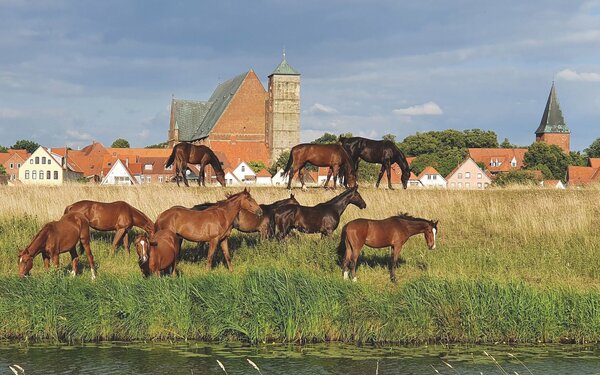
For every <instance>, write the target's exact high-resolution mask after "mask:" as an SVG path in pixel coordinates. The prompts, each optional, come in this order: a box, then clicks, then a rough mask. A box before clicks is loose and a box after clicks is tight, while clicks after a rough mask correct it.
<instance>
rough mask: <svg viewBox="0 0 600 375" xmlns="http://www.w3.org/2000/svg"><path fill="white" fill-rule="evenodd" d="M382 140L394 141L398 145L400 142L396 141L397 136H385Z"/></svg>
mask: <svg viewBox="0 0 600 375" xmlns="http://www.w3.org/2000/svg"><path fill="white" fill-rule="evenodd" d="M381 139H383V140H384V141H392V142H394V143H397V142H398V141H397V140H396V135H395V134H390V133H388V134H384V135H383V137H381Z"/></svg>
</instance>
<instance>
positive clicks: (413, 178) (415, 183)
mask: <svg viewBox="0 0 600 375" xmlns="http://www.w3.org/2000/svg"><path fill="white" fill-rule="evenodd" d="M408 187H411V188H421V187H423V184H422V183H421V180H419V177H417V175H416V174H414V173H413V172H410V178H409V179H408Z"/></svg>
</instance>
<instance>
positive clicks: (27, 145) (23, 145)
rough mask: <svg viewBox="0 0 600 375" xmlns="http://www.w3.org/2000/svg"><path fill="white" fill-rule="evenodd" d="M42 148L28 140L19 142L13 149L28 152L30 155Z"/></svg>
mask: <svg viewBox="0 0 600 375" xmlns="http://www.w3.org/2000/svg"><path fill="white" fill-rule="evenodd" d="M38 147H40V145H39V144H37V143H35V142H33V141H29V140H27V139H21V140H18V141H17V142H16V143H15V144H14V145H13V146H12V147H11V148H12V149H15V150H27V152H29V153H30V154H33V152H34V151H35V150H37V149H38Z"/></svg>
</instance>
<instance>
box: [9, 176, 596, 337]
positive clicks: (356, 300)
mask: <svg viewBox="0 0 600 375" xmlns="http://www.w3.org/2000/svg"><path fill="white" fill-rule="evenodd" d="M236 190H237V189H232V190H229V191H236ZM361 192H362V194H363V197H364V199H365V201H366V202H367V205H368V207H367V209H366V210H362V211H361V210H359V209H358V208H356V207H350V208H349V209H348V210H347V212H346V213H345V214H344V216H343V219H342V224H343V223H345V222H347V221H349V220H352V219H354V218H358V217H368V218H382V217H387V216H389V215H392V214H395V213H398V212H409V213H410V214H413V215H415V216H421V217H426V218H435V219H439V220H440V236H439V238H438V241H439V242H438V248H437V249H436V250H435V251H429V250H427V249H426V246H425V243H424V239H423V237H422V236H418V237H413V238H412V239H411V240H410V241H409V242H408V243H407V244H406V245H405V247H404V249H403V252H402V260H401V262H400V264H399V269H398V272H397V275H398V279H399V281H400V282H399V284H398V285H393V284H391V283H390V282H389V274H388V270H387V265H388V259H389V256H388V255H389V251H388V250H387V249H379V250H375V249H366V251H365V252H364V253H363V254H364V255H363V257H362V261H363V263H362V266H361V267H360V268H359V270H358V277H359V284H358V285H356V284H351V283H344V282H343V281H342V280H341V271H340V270H339V266H338V264H337V258H336V247H337V243H338V240H339V229H338V231H336V233H335V234H334V236H333V238H331V239H326V240H321V239H320V238H319V237H318V236H316V235H302V236H299V237H298V238H295V239H291V240H289V241H287V242H285V243H278V242H275V241H266V242H262V243H260V242H258V240H257V237H256V236H255V235H242V234H238V233H236V234H235V235H234V236H233V238H232V239H231V246H230V247H231V248H233V249H235V250H234V254H233V261H234V267H235V272H234V274H233V275H230V274H229V273H228V272H227V271H225V269H224V267H223V266H222V265H221V266H219V267H217V269H215V270H214V271H212V272H210V273H208V272H207V271H206V270H205V269H204V265H205V251H206V250H205V249H201V250H197V249H196V246H195V244H192V243H185V244H184V253H183V257H184V261H183V262H182V263H181V266H180V270H181V274H182V276H183V277H181V278H179V279H176V280H143V279H142V278H141V276H140V273H139V270H138V269H137V257H136V256H135V255H132V256H131V257H129V258H128V257H127V256H126V255H125V254H124V253H123V252H122V251H120V252H118V253H117V255H116V256H115V257H113V258H111V257H109V256H108V251H109V248H110V243H109V242H110V239H111V238H112V234H110V235H106V234H102V233H96V234H94V235H93V237H94V241H93V243H92V250H93V252H94V255H95V258H96V263H97V265H98V273H99V280H98V282H97V283H91V282H90V281H89V279H88V278H89V272H88V271H87V268H86V269H85V271H84V276H83V277H78V278H75V279H70V278H64V277H63V276H62V272H60V273H59V274H58V275H56V274H54V272H47V271H45V270H44V269H43V267H42V266H41V259H37V260H36V264H35V265H34V269H33V275H34V277H33V278H31V279H29V280H26V281H21V280H16V279H15V278H14V275H15V274H16V270H17V265H16V260H17V259H16V253H17V249H18V248H22V247H24V246H26V245H27V244H28V243H29V241H30V240H31V238H32V237H33V235H34V234H35V232H36V231H37V230H38V229H39V228H40V227H41V225H42V224H43V223H44V222H46V221H48V220H51V219H55V218H58V217H60V215H61V213H62V210H63V209H64V207H65V206H66V205H68V204H70V203H72V202H74V201H76V200H79V199H84V198H87V199H97V200H104V201H112V200H119V199H121V200H125V201H127V202H129V203H131V204H133V205H134V206H136V207H138V208H140V209H141V210H142V211H144V212H146V213H147V214H148V215H149V216H150V217H151V218H155V217H156V216H157V215H158V214H159V213H160V212H161V211H162V210H164V209H166V208H168V207H170V206H172V205H176V204H183V205H187V206H191V205H193V204H196V203H199V202H204V201H214V200H216V199H222V197H223V195H224V191H223V190H221V189H203V190H201V189H198V188H189V189H184V188H181V189H177V188H176V187H173V186H168V187H167V186H165V187H155V186H153V187H138V188H115V187H110V188H100V187H86V186H79V185H73V186H68V187H65V188H25V187H23V188H7V187H0V196H2V197H3V199H2V204H1V205H0V274H2V275H6V276H2V279H3V281H2V283H1V284H2V285H3V286H2V287H1V288H0V295H1V296H2V297H3V298H0V315H1V316H13V317H14V318H13V319H10V320H9V321H8V322H7V323H6V324H5V325H3V326H0V336H4V337H6V336H27V337H39V338H42V337H55V338H71V339H94V338H99V337H101V338H121V339H128V338H184V337H189V338H205V339H220V338H224V337H235V338H241V339H248V340H251V341H260V340H269V339H286V340H323V339H343V340H360V341H363V340H374V341H427V340H444V341H446V340H451V341H481V340H483V341H495V340H519V341H536V340H543V341H556V340H561V339H566V338H568V339H569V340H570V339H575V340H577V341H586V340H587V341H589V340H592V341H598V340H600V334H599V333H598V332H600V329H599V328H600V323H599V322H598V316H600V314H599V313H600V311H599V310H600V297H599V296H598V295H599V294H598V287H599V286H600V278H599V277H598V276H599V272H600V267H599V266H600V260H599V259H598V256H597V255H598V254H599V252H598V246H599V245H598V239H599V237H600V236H599V235H598V233H597V230H596V228H597V226H598V217H599V215H598V213H599V212H598V211H599V210H600V205H599V204H598V203H597V200H596V198H595V197H596V196H597V194H598V191H597V190H569V191H554V190H540V189H533V190H520V189H515V190H511V189H505V190H487V191H470V192H468V191H448V190H408V191H387V190H374V189H366V188H363V189H361ZM295 193H296V194H297V198H298V200H299V201H300V202H301V203H302V204H305V205H313V204H316V203H318V202H321V201H324V200H326V199H329V198H331V197H333V196H334V195H335V193H333V192H329V191H327V192H326V191H323V190H310V191H308V192H301V191H297V192H295ZM252 194H253V196H255V198H256V199H257V201H259V202H271V201H273V200H276V199H279V198H283V197H285V196H286V194H287V191H286V190H284V189H252ZM82 258H83V259H82V262H81V263H83V264H84V265H87V261H85V257H82ZM218 259H219V260H221V258H220V257H219V258H218ZM68 261H69V256H68V255H63V256H62V257H61V262H62V265H63V269H64V268H67V264H68V263H69V262H68ZM22 285H29V287H26V288H24V289H23V288H21V287H20V286H22ZM55 289H58V290H59V291H62V292H56V291H54V290H55ZM36 295H37V296H38V297H39V298H40V299H41V301H44V302H42V303H40V302H33V301H35V299H34V296H36ZM49 295H52V296H54V297H53V298H48V296H49ZM146 306H150V312H149V313H147V314H144V316H140V314H141V312H143V311H144V309H143V308H142V307H146ZM15 310H18V311H19V312H18V313H16V314H14V313H15ZM98 317H100V318H98ZM167 317H172V320H173V321H171V319H167Z"/></svg>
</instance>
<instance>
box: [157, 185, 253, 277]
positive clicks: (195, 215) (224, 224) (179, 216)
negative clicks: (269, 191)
mask: <svg viewBox="0 0 600 375" xmlns="http://www.w3.org/2000/svg"><path fill="white" fill-rule="evenodd" d="M242 209H245V210H248V211H250V212H253V213H255V214H257V215H259V216H260V215H262V209H261V208H260V207H259V206H258V203H256V201H255V200H254V198H252V196H251V195H250V192H248V190H246V189H244V190H243V191H242V192H239V193H237V194H233V195H229V196H228V197H227V199H225V200H223V201H220V202H217V203H216V204H215V205H213V206H212V207H209V208H207V209H205V210H204V211H194V210H190V209H188V208H185V207H180V206H176V207H171V208H169V209H168V210H166V211H164V212H163V213H161V214H160V215H159V216H158V218H157V219H156V224H155V228H156V231H159V230H162V229H169V230H171V231H172V232H175V233H177V235H178V236H179V237H181V238H184V239H186V240H188V241H193V242H200V241H201V242H208V243H209V248H208V264H207V268H208V269H210V268H212V260H213V256H214V253H215V249H216V248H217V245H218V244H221V249H222V250H223V256H224V257H225V261H226V262H227V267H228V268H229V270H230V271H233V267H232V265H231V257H230V255H229V245H228V243H227V238H228V237H229V235H230V234H231V230H232V228H233V220H234V219H235V218H236V216H237V215H238V213H239V212H240V210H242Z"/></svg>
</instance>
